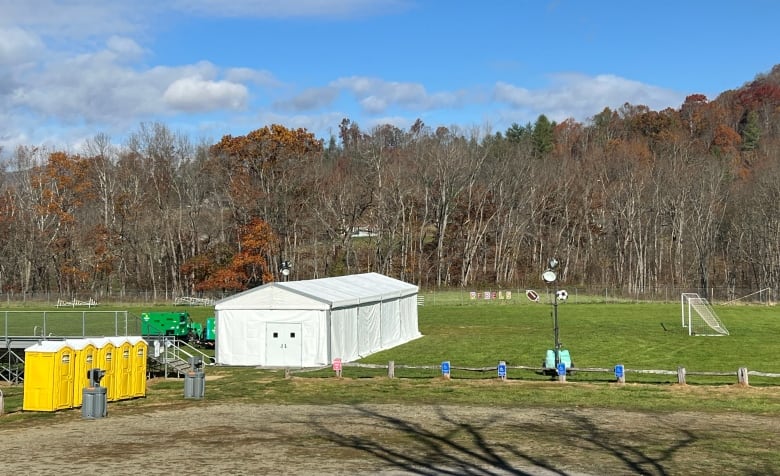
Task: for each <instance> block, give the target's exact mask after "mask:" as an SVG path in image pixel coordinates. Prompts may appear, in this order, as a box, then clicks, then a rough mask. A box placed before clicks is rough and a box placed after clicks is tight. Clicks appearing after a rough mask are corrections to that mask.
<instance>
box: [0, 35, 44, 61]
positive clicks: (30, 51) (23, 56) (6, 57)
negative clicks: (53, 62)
mask: <svg viewBox="0 0 780 476" xmlns="http://www.w3.org/2000/svg"><path fill="white" fill-rule="evenodd" d="M43 51H44V45H43V42H42V41H41V40H40V38H39V37H38V36H37V35H35V34H33V33H31V32H28V31H25V30H23V29H21V28H13V27H12V28H2V27H0V65H18V64H23V63H28V62H29V61H30V60H31V59H32V58H37V57H38V56H39V55H40V54H41V53H42V52H43Z"/></svg>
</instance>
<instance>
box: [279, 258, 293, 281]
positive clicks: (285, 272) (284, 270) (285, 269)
mask: <svg viewBox="0 0 780 476" xmlns="http://www.w3.org/2000/svg"><path fill="white" fill-rule="evenodd" d="M291 267H292V265H291V264H290V262H289V261H287V260H285V261H282V262H281V263H280V264H279V272H280V273H281V274H282V276H284V280H285V281H287V280H288V279H290V268H291Z"/></svg>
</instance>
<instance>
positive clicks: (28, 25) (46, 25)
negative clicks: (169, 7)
mask: <svg viewBox="0 0 780 476" xmlns="http://www.w3.org/2000/svg"><path fill="white" fill-rule="evenodd" d="M153 5H154V3H153V2H151V1H149V0H136V1H135V2H125V1H112V2H106V1H102V0H70V1H68V2H63V1H61V0H24V1H19V0H0V12H2V15H0V26H3V25H13V26H17V27H20V28H23V29H25V30H30V31H36V32H38V33H39V34H40V36H42V37H48V38H54V39H58V40H62V39H63V38H82V39H83V38H88V37H92V36H104V35H112V34H125V33H129V32H134V31H139V30H142V29H144V28H145V25H147V24H148V22H144V21H142V20H143V19H144V18H145V17H146V15H147V14H149V13H150V8H151V7H152V6H153Z"/></svg>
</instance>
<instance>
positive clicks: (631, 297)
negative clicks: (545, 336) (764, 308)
mask: <svg viewBox="0 0 780 476" xmlns="http://www.w3.org/2000/svg"><path fill="white" fill-rule="evenodd" d="M558 290H565V291H566V295H567V300H568V301H569V302H573V303H601V304H610V303H631V302H665V303H673V302H680V296H681V295H682V293H697V294H699V296H701V297H703V298H706V299H708V300H709V301H710V302H711V303H713V304H727V303H728V304H740V303H742V304H766V305H770V304H774V303H775V302H776V300H777V295H776V293H775V292H774V290H772V289H770V288H765V289H760V290H757V289H737V288H726V287H724V288H715V287H713V288H709V289H707V290H701V289H695V288H693V289H692V288H680V287H672V286H669V287H657V288H652V289H645V290H642V291H641V292H629V291H627V290H624V289H621V288H614V287H599V286H569V285H565V284H561V285H560V286H559V287H553V286H548V287H542V288H539V287H532V286H529V287H522V288H513V289H507V288H499V287H492V288H491V287H490V286H484V287H474V288H470V289H469V288H465V289H444V290H443V289H436V290H431V289H421V290H420V293H419V295H420V299H419V300H418V303H419V304H420V305H426V306H427V305H437V304H438V305H457V304H460V305H470V304H471V305H478V304H486V303H494V304H495V303H498V304H527V303H529V302H531V300H533V299H534V298H538V300H539V301H540V302H551V301H552V299H553V296H554V295H555V293H556V291H558ZM529 291H533V292H529Z"/></svg>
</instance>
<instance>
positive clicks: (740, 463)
mask: <svg viewBox="0 0 780 476" xmlns="http://www.w3.org/2000/svg"><path fill="white" fill-rule="evenodd" d="M117 309H120V308H117ZM170 309H180V310H187V311H188V312H190V313H191V314H192V315H193V317H194V318H195V319H196V320H199V321H202V320H204V319H205V318H206V317H208V316H210V315H211V313H212V311H213V310H212V309H209V308H186V309H185V308H174V307H173V306H164V305H160V306H155V307H153V308H152V307H149V306H146V307H144V308H141V307H129V308H121V310H122V311H125V310H127V311H128V314H130V315H131V316H138V315H140V313H141V312H144V311H150V310H170ZM418 309H419V324H420V330H421V332H422V334H423V337H422V338H420V339H417V340H415V341H412V342H409V343H407V344H405V345H402V346H399V347H396V348H394V349H390V350H386V351H383V352H380V353H377V354H374V355H371V356H369V357H367V358H365V359H363V360H362V361H361V364H364V365H369V364H373V365H375V366H376V368H368V367H353V366H347V367H345V369H344V376H343V377H342V378H335V377H334V372H333V371H332V370H331V369H329V368H328V369H320V370H313V371H311V370H309V371H296V372H294V373H293V374H292V377H291V378H290V376H289V375H288V374H287V373H286V372H285V371H284V370H283V369H277V370H270V369H257V368H253V367H225V366H213V367H211V366H209V367H207V368H206V369H205V372H206V391H205V397H204V399H203V400H202V401H192V400H183V399H182V390H183V381H182V380H181V379H175V378H174V379H155V380H153V381H150V382H149V385H148V389H147V395H146V397H145V398H140V399H135V400H127V401H120V402H112V403H110V404H109V407H110V410H109V414H110V415H111V417H110V418H109V419H107V420H110V421H114V420H115V419H116V420H117V422H118V424H121V425H125V424H127V422H128V421H130V420H128V419H129V418H132V416H133V415H144V416H146V415H148V416H149V417H152V418H165V417H166V415H168V412H171V413H175V412H177V411H182V410H187V409H192V410H195V409H196V408H198V409H200V410H202V411H203V412H206V413H205V414H208V412H209V411H210V410H208V409H210V408H220V409H221V410H220V411H221V412H225V409H226V408H232V407H233V406H236V407H237V408H239V407H240V409H241V410H240V411H238V413H237V414H235V415H232V416H224V417H220V418H221V419H220V418H217V419H215V420H213V421H212V422H211V423H209V424H210V425H212V426H208V425H209V424H207V423H204V425H206V426H205V427H204V428H205V429H204V428H200V427H196V428H194V429H193V430H192V431H193V432H194V434H204V433H203V432H204V431H207V432H208V434H209V438H205V440H208V441H211V440H212V438H213V437H214V436H215V432H216V431H217V430H218V429H224V431H225V434H226V435H236V437H238V438H239V439H240V438H247V437H248V436H247V435H250V434H252V432H251V431H250V430H244V432H243V433H242V432H241V431H237V430H236V429H235V428H234V427H233V426H235V425H236V423H235V422H236V421H242V420H243V419H245V418H246V417H247V413H246V412H253V411H255V410H253V408H264V409H267V408H269V406H271V408H273V410H268V411H270V412H272V413H273V414H274V415H276V414H280V415H281V414H284V415H285V416H284V417H283V420H284V421H285V422H287V421H288V420H290V421H291V420H294V419H295V418H296V415H297V413H298V412H299V409H303V408H309V407H312V406H313V407H316V408H317V409H318V411H322V412H332V413H327V415H328V417H327V422H328V423H327V424H323V426H322V429H321V431H320V432H314V433H312V434H307V435H305V436H299V437H298V438H297V439H296V438H291V439H289V438H288V439H289V440H290V441H287V440H283V439H279V440H274V442H273V445H274V446H273V448H274V452H275V453H279V454H295V453H297V452H299V451H300V448H302V447H304V446H306V447H309V445H311V444H312V443H313V442H320V441H321V440H322V438H324V437H323V436H322V434H321V432H324V434H325V435H328V434H337V435H339V438H338V439H336V440H334V441H338V444H337V445H336V446H335V447H336V448H343V447H345V446H346V447H349V441H351V440H343V438H341V436H342V435H343V434H344V433H348V432H350V431H353V430H355V427H354V422H352V421H351V420H343V419H342V418H340V416H341V414H342V413H343V412H345V411H347V410H346V409H347V408H349V409H357V411H360V409H361V408H366V406H367V405H380V406H381V405H400V406H401V408H403V409H406V410H401V415H399V416H398V417H397V418H393V419H392V420H385V421H382V420H380V421H375V422H371V423H370V424H368V425H367V426H366V430H365V431H366V434H365V435H364V436H363V437H362V438H363V439H360V440H354V441H359V442H363V441H368V442H371V443H372V444H375V445H377V444H380V442H381V447H384V448H391V449H392V450H388V452H392V453H393V454H398V455H406V454H410V452H413V450H414V448H415V443H414V442H415V441H417V440H418V439H423V440H424V441H428V440H430V441H433V442H434V443H435V444H434V446H435V447H436V448H438V447H439V443H444V444H445V446H447V447H449V446H448V445H449V444H450V443H452V445H453V447H457V448H460V449H461V452H462V453H464V454H469V455H472V454H478V453H479V452H480V451H486V450H490V452H492V451H497V449H500V448H506V447H510V446H512V445H516V446H518V447H521V448H529V449H528V450H527V451H528V453H527V454H528V455H529V458H531V459H532V460H534V461H536V459H534V458H540V459H539V461H548V460H546V459H545V458H547V457H549V455H550V454H563V455H565V458H566V461H565V464H564V463H560V464H561V465H562V466H559V465H558V463H556V462H552V463H545V464H547V466H548V467H550V468H557V467H561V468H563V467H568V468H590V471H589V472H588V474H715V473H721V474H774V470H775V469H776V468H777V467H780V454H778V453H777V452H775V451H771V450H770V448H771V447H772V444H773V443H772V442H773V440H774V439H775V437H776V431H775V429H776V428H777V425H778V424H779V422H778V416H777V415H780V379H776V378H770V377H754V376H751V379H750V384H751V385H750V386H749V387H744V386H739V385H736V369H737V368H738V367H747V368H748V369H750V370H756V371H761V372H768V373H780V364H779V363H778V362H777V359H776V358H775V356H774V351H775V349H776V348H777V345H776V343H775V336H777V335H780V332H779V331H780V319H778V317H777V315H776V314H777V310H776V309H775V308H774V307H771V306H733V307H730V306H728V307H727V306H720V307H716V312H717V313H718V315H719V316H720V318H721V320H722V321H723V323H724V325H725V326H726V327H727V328H728V329H729V331H730V333H731V335H729V336H725V337H689V336H688V335H687V334H686V333H685V332H684V330H683V329H682V328H681V326H680V307H679V304H651V303H641V304H640V303H637V304H626V303H621V304H591V303H573V302H568V303H565V304H561V305H560V306H559V308H558V311H559V313H558V314H559V323H560V338H561V341H562V342H563V343H564V345H565V347H566V348H567V349H569V350H570V351H571V354H572V357H573V359H574V363H575V365H576V366H577V367H580V368H583V367H588V368H605V369H611V368H613V367H614V365H615V364H617V363H621V364H623V365H625V366H626V369H628V370H629V372H628V373H627V375H626V379H627V383H626V384H625V385H618V384H617V383H615V377H614V375H611V374H610V373H609V372H602V373H597V372H593V373H591V372H576V373H575V374H574V375H571V376H569V377H568V378H567V382H566V383H561V382H556V381H554V380H552V379H551V378H550V377H546V376H542V375H539V374H537V373H535V372H533V371H530V370H527V369H517V368H516V367H515V368H513V366H539V365H540V364H541V360H542V358H543V356H544V353H545V351H546V349H548V348H550V347H552V343H553V326H552V316H551V306H550V305H549V304H530V303H528V302H522V303H517V304H506V303H499V302H493V303H468V302H467V303H464V304H450V305H442V304H439V305H429V303H426V305H425V306H423V307H419V308H418ZM103 310H104V311H109V310H108V309H103ZM76 320H78V319H76ZM65 322H67V320H62V322H61V323H65ZM390 360H392V361H394V362H395V364H396V372H395V375H396V378H393V379H390V378H387V377H386V370H385V369H383V368H379V367H381V366H383V365H385V364H387V362H388V361H390ZM444 360H449V361H450V362H451V363H452V366H453V368H454V369H457V368H459V367H472V368H476V367H486V368H487V369H488V370H485V371H466V370H453V373H452V379H445V378H443V377H442V376H441V373H440V370H439V369H438V365H439V364H440V363H441V362H442V361H444ZM499 360H504V361H506V362H507V364H508V366H509V372H508V378H507V379H506V380H500V379H498V378H497V376H496V372H495V370H494V367H495V365H496V364H497V362H498V361H499ZM406 366H410V367H415V368H407V367H406ZM678 366H684V367H685V368H686V369H688V370H689V372H697V371H698V372H732V375H728V376H698V375H691V374H690V373H689V377H688V379H687V383H688V385H684V386H682V385H677V384H676V382H677V378H676V375H652V374H640V373H630V370H632V369H635V370H639V369H666V370H670V371H671V370H676V369H677V367H678ZM421 367H426V368H421ZM0 391H1V392H3V395H4V399H5V412H6V415H4V416H3V417H2V418H0V431H2V430H3V429H7V430H8V431H10V432H16V433H13V434H14V438H18V435H20V434H21V433H18V432H20V431H23V430H26V429H31V428H32V429H34V428H37V427H47V428H48V427H50V426H51V427H52V428H54V426H53V425H54V424H56V423H59V424H62V425H65V424H67V422H75V421H76V420H78V418H79V410H73V411H65V412H56V413H41V412H21V411H19V410H21V406H22V397H23V388H22V386H21V385H9V384H0ZM253 405H255V406H257V407H252V406H253ZM454 406H457V407H458V410H457V411H458V412H460V413H463V415H464V418H467V419H466V420H462V421H461V420H457V421H454V420H453V422H454V423H458V425H457V426H456V427H455V428H454V429H452V428H446V429H443V430H436V429H435V428H434V429H429V427H428V426H425V425H427V424H423V423H421V421H420V418H424V417H423V414H422V413H418V412H417V409H420V410H421V411H422V409H426V408H427V409H437V410H435V411H438V412H441V414H444V415H447V414H450V413H451V412H454V411H455V410H451V409H452V408H453V407H454ZM284 409H289V410H288V411H287V412H285V410H284ZM319 409H321V410H319ZM329 409H330V410H329ZM257 411H259V410H257ZM263 411H266V410H263ZM300 411H302V410H300ZM504 413H507V414H509V413H511V414H512V415H516V416H515V418H521V417H519V416H517V415H527V416H528V417H529V418H532V417H531V415H541V416H544V415H548V416H547V417H546V418H544V417H543V418H542V419H541V420H538V421H537V420H534V421H533V422H532V423H523V424H512V423H511V422H506V423H507V424H508V425H509V426H506V425H503V426H502V425H501V424H500V423H501V422H502V421H503V420H502V419H501V418H500V416H501V415H502V414H504ZM477 414H487V415H489V416H490V415H492V416H490V417H489V418H488V421H489V422H490V423H482V424H480V425H481V426H480V425H478V426H477V427H474V426H472V424H471V423H470V422H471V420H469V419H468V418H469V417H467V415H477ZM149 417H145V418H144V419H143V420H141V421H142V422H143V424H142V425H143V428H142V429H141V430H139V431H147V430H148V428H147V427H148V425H149V423H148V421H151V420H149ZM215 418H216V417H215ZM233 419H235V420H233ZM553 420H554V421H553ZM388 421H391V422H392V423H393V425H394V426H396V427H397V434H393V436H392V438H393V440H392V442H389V441H384V440H378V439H377V438H379V437H377V436H376V432H375V429H374V427H373V426H371V425H378V427H386V426H387V422H388ZM441 421H445V422H447V421H449V420H441ZM306 423H307V425H308V424H310V422H308V421H307V422H306ZM451 423H452V422H451ZM73 425H74V426H73V427H74V428H76V429H78V428H81V427H82V426H83V425H80V424H77V423H73ZM225 425H227V426H225ZM231 425H233V426H231ZM383 425H384V426H383ZM513 425H514V426H513ZM518 425H519V426H518ZM578 425H579V426H578ZM63 428H68V430H67V431H64V434H65V435H70V434H71V433H70V432H72V431H75V430H72V429H70V428H71V427H66V426H64V427H63ZM423 428H424V429H423ZM123 431H125V430H124V427H123ZM159 431H162V430H159ZM171 431H172V432H174V433H175V435H177V436H175V437H176V438H178V437H179V436H178V435H179V434H180V433H181V432H180V431H179V426H177V425H173V426H172V427H171ZM475 431H476V432H477V438H476V439H475V438H471V437H470V436H469V435H472V436H473V435H474V432H475ZM177 432H178V433H177ZM198 432H201V433H198ZM464 435H465V436H464ZM171 437H174V435H173V434H172V435H171ZM263 438H266V436H264V437H263ZM426 439H428V440H426ZM12 440H13V438H11V439H9V440H8V441H7V442H6V443H8V442H10V441H12ZM325 440H326V441H325V443H322V444H323V445H324V446H322V448H321V449H320V450H318V451H320V452H321V453H322V454H325V455H327V454H329V452H330V451H332V450H333V448H334V446H333V445H334V444H333V443H332V442H331V441H330V440H327V438H325ZM258 441H260V440H258ZM262 441H267V440H265V439H262ZM304 441H305V445H304ZM345 441H346V443H345ZM486 442H491V443H486ZM573 442H574V446H572V444H573ZM681 442H682V443H681ZM234 444H237V445H242V444H245V441H244V440H240V441H238V442H234ZM317 444H319V443H317ZM542 444H543V445H545V446H546V447H548V448H551V450H549V449H548V450H545V451H541V450H539V445H542ZM0 446H2V444H1V443H0ZM683 448H687V449H686V450H685V451H682V449H683ZM361 449H365V445H362V444H361V445H357V446H355V448H350V449H349V451H355V452H356V453H355V454H356V456H355V458H357V459H356V461H357V460H363V459H364V458H365V457H366V455H365V454H364V453H363V452H362V450H361ZM200 450H201V451H209V449H208V448H207V447H202V448H200ZM90 451H92V450H90ZM442 451H443V452H444V453H447V451H444V450H442ZM285 452H287V453H285ZM112 454H113V453H112ZM437 454H438V453H437ZM459 455H460V453H458V454H455V455H454V456H453V455H451V454H448V455H447V458H448V460H451V459H452V458H453V457H458V456H459ZM515 456H517V455H515ZM104 457H105V458H110V457H112V456H110V455H108V454H106V455H104ZM637 458H638V459H639V460H641V461H640V462H635V459H637ZM380 459H381V458H380ZM520 459H521V460H522V459H523V458H520ZM491 461H492V460H491ZM326 463H329V464H333V463H332V459H329V458H327V457H326V458H325V461H324V462H323V464H326ZM419 464H421V465H430V464H431V463H430V459H429V458H428V454H427V453H426V455H425V456H424V457H422V456H421V457H420V459H419ZM599 465H602V466H603V467H602V469H594V468H599V467H601V466H599ZM604 465H606V466H604ZM399 467H402V466H399ZM497 467H499V468H501V467H503V468H506V467H512V465H511V464H509V463H507V465H506V466H502V465H498V466H497ZM331 468H332V467H331ZM639 468H654V469H649V470H647V471H645V470H644V469H641V470H640V469H639ZM499 473H500V472H499ZM421 474H422V473H421ZM425 474H433V473H425ZM474 474H487V473H474ZM491 474H493V473H491ZM500 474H503V473H500ZM512 474H526V473H523V472H522V471H520V470H518V471H515V472H514V473H512ZM559 474H568V473H567V472H566V471H564V470H563V469H561V472H560V473H559Z"/></svg>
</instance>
